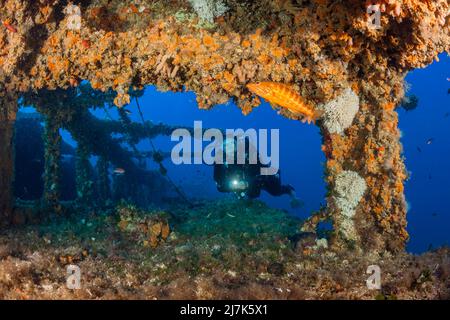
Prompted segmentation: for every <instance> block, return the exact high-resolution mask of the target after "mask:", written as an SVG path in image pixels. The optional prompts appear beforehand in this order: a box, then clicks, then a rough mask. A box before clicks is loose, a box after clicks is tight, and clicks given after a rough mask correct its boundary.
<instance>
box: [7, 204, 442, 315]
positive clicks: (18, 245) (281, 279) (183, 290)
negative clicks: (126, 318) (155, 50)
mask: <svg viewBox="0 0 450 320" xmlns="http://www.w3.org/2000/svg"><path fill="white" fill-rule="evenodd" d="M172 209H173V210H171V211H172V212H173V215H172V221H171V224H172V225H173V230H172V234H171V235H170V236H169V237H168V238H167V240H166V241H165V242H162V243H160V244H159V245H158V247H156V248H153V249H150V248H148V247H144V246H142V243H140V242H139V241H135V240H134V239H135V238H133V237H131V235H129V234H128V233H127V232H122V231H120V229H119V231H118V228H117V218H118V217H117V216H116V215H115V214H114V213H112V215H111V213H110V212H109V213H107V214H104V213H105V212H97V214H96V215H94V216H92V217H89V218H86V219H77V218H75V217H74V216H73V215H71V216H72V219H71V220H70V221H67V220H61V221H60V222H52V223H50V224H44V225H40V226H39V232H37V231H36V229H35V227H34V228H30V227H27V228H24V229H14V230H9V231H6V232H2V234H1V235H0V299H149V300H150V299H158V300H159V299H227V300H230V299H353V300H354V299H367V300H374V299H449V298H450V292H449V287H448V285H449V283H450V282H449V281H450V250H449V249H448V248H447V249H445V248H443V249H439V250H436V251H433V252H429V253H426V254H423V255H408V254H405V253H402V254H399V255H396V256H395V257H394V256H391V255H386V256H385V257H383V259H379V260H374V259H372V258H370V257H367V256H358V255H355V254H353V253H352V252H338V253H333V252H324V251H320V252H315V251H311V250H307V251H305V252H303V251H301V250H298V249H299V248H296V247H295V246H294V245H293V243H292V241H291V240H289V238H292V235H293V233H295V221H292V220H291V219H292V218H291V217H289V216H288V215H286V214H285V213H284V212H282V211H278V210H274V209H270V208H268V207H266V206H265V205H263V204H262V203H258V202H256V203H253V204H251V205H249V206H246V207H243V206H242V203H241V202H231V201H225V202H224V201H219V202H206V203H201V205H200V206H199V207H198V208H195V209H192V210H190V209H186V207H184V209H183V208H172ZM141 214H142V215H141ZM146 214H148V213H145V212H140V213H139V216H140V217H145V215H146ZM230 215H231V216H233V217H231V216H230ZM150 217H151V215H149V216H148V218H150ZM132 221H135V222H137V220H132ZM208 226H209V227H211V228H212V230H208ZM224 229H225V230H224ZM228 229H234V230H236V231H235V233H234V235H235V236H233V233H230V232H229V230H228ZM68 234H70V235H71V236H70V237H68V236H67V235H68ZM138 234H139V233H138ZM129 237H130V238H129ZM325 244H326V243H325V241H324V240H320V241H318V242H315V241H314V240H312V245H313V246H317V247H319V246H320V247H321V248H318V249H317V250H324V248H323V247H324V246H325ZM69 264H75V265H77V266H78V267H79V268H80V270H81V279H80V280H81V281H80V285H81V288H80V289H78V290H71V289H69V288H68V287H67V286H66V275H67V273H66V272H67V271H66V268H67V266H68V265H69ZM373 264H377V265H379V266H380V268H381V270H382V288H381V290H369V289H368V288H367V285H366V280H367V278H368V275H367V274H366V270H367V267H368V266H370V265H373ZM168 314H169V315H170V310H169V311H168ZM175 317H176V316H175V315H174V318H175Z"/></svg>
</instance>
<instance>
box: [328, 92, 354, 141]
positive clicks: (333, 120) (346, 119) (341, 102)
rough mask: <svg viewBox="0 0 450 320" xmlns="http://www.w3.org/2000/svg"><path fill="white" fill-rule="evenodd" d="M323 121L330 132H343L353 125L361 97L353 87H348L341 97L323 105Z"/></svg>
mask: <svg viewBox="0 0 450 320" xmlns="http://www.w3.org/2000/svg"><path fill="white" fill-rule="evenodd" d="M322 108H323V110H324V113H323V115H322V121H323V124H324V126H325V127H326V128H327V130H328V132H330V133H338V134H342V133H343V132H344V130H345V129H347V128H348V127H350V126H351V125H352V122H353V119H354V118H355V115H356V113H357V112H358V110H359V97H358V95H357V94H356V93H355V92H353V90H352V89H350V88H348V89H346V90H345V91H344V92H343V93H342V94H341V95H340V96H339V97H337V98H336V99H334V100H332V101H330V102H328V103H327V104H325V105H324V106H323V107H322Z"/></svg>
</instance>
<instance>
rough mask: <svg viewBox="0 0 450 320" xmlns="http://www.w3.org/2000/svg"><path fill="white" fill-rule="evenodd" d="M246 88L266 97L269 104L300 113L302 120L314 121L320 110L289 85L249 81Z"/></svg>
mask: <svg viewBox="0 0 450 320" xmlns="http://www.w3.org/2000/svg"><path fill="white" fill-rule="evenodd" d="M247 88H248V89H249V90H250V91H251V92H252V93H254V94H256V95H258V96H260V97H262V98H264V99H266V100H267V101H268V102H270V103H271V104H274V105H277V106H279V107H282V108H286V109H288V110H289V111H290V112H292V113H294V114H296V115H301V116H302V117H303V120H302V122H308V123H311V122H313V123H315V121H316V120H317V119H318V118H319V117H320V115H321V112H320V111H318V110H316V109H315V108H314V107H313V106H312V105H311V104H309V103H307V102H306V101H305V99H303V98H302V97H301V96H300V95H299V94H298V93H297V92H296V91H295V90H293V89H292V88H291V87H290V86H288V85H286V84H283V83H277V82H258V83H249V84H248V85H247Z"/></svg>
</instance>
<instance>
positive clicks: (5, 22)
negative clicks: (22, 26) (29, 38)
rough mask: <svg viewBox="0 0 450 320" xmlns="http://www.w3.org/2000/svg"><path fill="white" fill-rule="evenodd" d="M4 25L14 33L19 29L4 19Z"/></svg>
mask: <svg viewBox="0 0 450 320" xmlns="http://www.w3.org/2000/svg"><path fill="white" fill-rule="evenodd" d="M3 25H4V26H5V28H6V29H8V30H9V31H11V32H13V33H16V32H17V29H16V28H15V27H14V26H12V25H11V24H10V23H9V22H8V21H3Z"/></svg>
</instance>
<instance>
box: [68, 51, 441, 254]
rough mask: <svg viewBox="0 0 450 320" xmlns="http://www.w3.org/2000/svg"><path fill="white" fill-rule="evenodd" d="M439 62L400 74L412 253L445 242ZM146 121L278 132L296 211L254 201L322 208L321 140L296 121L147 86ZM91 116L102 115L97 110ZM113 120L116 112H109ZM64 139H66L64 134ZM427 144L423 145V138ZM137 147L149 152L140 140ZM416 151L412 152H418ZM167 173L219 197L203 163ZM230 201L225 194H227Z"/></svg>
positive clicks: (164, 145)
mask: <svg viewBox="0 0 450 320" xmlns="http://www.w3.org/2000/svg"><path fill="white" fill-rule="evenodd" d="M440 60H441V61H440V62H439V63H433V64H432V65H430V66H429V67H427V68H426V69H423V70H415V71H413V72H410V73H409V74H408V76H407V81H408V83H410V84H411V89H410V91H409V94H414V95H416V96H418V97H419V106H418V107H417V108H416V109H415V110H412V111H405V110H403V109H399V115H400V129H401V131H402V143H403V146H404V156H405V161H406V165H407V169H408V171H409V172H410V173H411V177H410V179H409V180H408V181H407V183H406V197H407V201H408V204H409V208H410V209H409V211H408V231H409V233H410V237H411V239H410V241H409V243H408V250H409V251H410V252H414V253H419V252H423V251H426V250H428V249H429V248H430V246H431V247H437V246H442V245H448V244H449V243H450V213H449V210H448V200H449V199H450V166H449V158H450V126H449V125H450V115H449V116H448V117H447V116H446V113H447V112H449V113H450V105H449V102H450V95H449V94H448V93H447V90H448V88H449V87H450V82H448V81H447V78H448V77H450V73H449V72H448V71H449V66H450V58H449V57H448V56H447V55H444V54H443V55H441V56H440ZM140 104H141V106H142V109H143V113H144V117H145V118H146V120H152V121H153V122H163V123H166V124H170V125H174V126H177V125H181V126H193V125H194V121H202V122H203V127H204V128H222V129H224V128H229V129H237V128H242V129H244V130H245V129H248V128H255V129H260V128H262V129H279V130H280V168H281V176H282V180H283V183H289V184H291V185H293V186H294V187H295V189H296V191H297V194H298V196H299V197H300V198H301V199H302V200H303V201H304V206H303V207H301V208H298V209H292V208H290V206H289V198H288V197H287V196H283V197H278V198H274V197H271V196H269V195H268V194H265V193H264V192H263V194H262V197H261V199H262V200H263V201H265V202H266V203H268V204H269V205H270V206H273V207H277V208H281V209H285V210H288V211H289V212H291V213H292V214H294V215H298V216H300V217H307V216H308V215H309V214H310V213H311V212H313V211H315V210H318V209H319V208H320V206H321V205H322V204H323V203H324V196H325V192H326V189H325V184H324V181H323V163H324V161H325V158H324V155H323V153H322V152H321V149H320V146H321V137H320V135H319V130H318V128H317V127H316V126H313V125H306V124H302V123H300V122H297V121H292V120H288V119H286V118H284V117H282V116H279V115H278V114H277V113H276V111H274V110H273V109H272V108H271V107H270V106H269V105H268V104H267V103H263V104H262V105H261V106H260V107H258V108H256V109H254V111H253V112H252V113H251V114H250V115H248V116H244V115H242V113H241V111H240V109H239V108H238V107H237V106H236V105H234V104H233V103H231V102H230V103H228V104H226V105H219V106H216V107H214V108H213V109H212V110H209V111H205V110H200V109H198V107H197V103H196V100H195V94H194V93H192V92H187V93H170V92H168V93H160V92H158V91H157V90H156V89H155V88H154V87H148V88H147V89H146V91H145V94H144V96H143V97H142V98H141V99H140ZM127 109H129V110H130V111H132V115H131V118H132V120H134V121H138V122H139V121H140V118H139V115H138V112H137V108H136V105H135V102H132V103H131V105H130V106H127ZM95 114H96V115H97V116H99V117H105V114H104V113H103V112H102V111H100V110H97V111H96V112H95ZM110 114H111V115H112V117H113V118H116V117H117V112H115V111H114V110H110ZM63 135H64V137H65V138H66V139H68V140H69V141H70V140H71V138H70V136H69V134H68V133H66V132H64V133H63ZM429 139H432V143H431V144H427V141H428V140H429ZM154 143H155V145H156V147H157V148H158V149H161V150H165V151H170V150H171V148H172V147H173V146H174V145H175V144H176V142H171V141H170V137H159V138H157V139H155V141H154ZM140 148H142V149H146V150H149V148H150V146H149V144H148V142H142V143H141V144H140ZM418 148H419V149H420V152H419V150H418ZM165 165H166V166H167V169H168V171H169V176H170V177H171V178H172V179H173V180H174V181H175V182H176V183H177V184H179V186H180V187H181V188H182V189H183V190H184V191H185V192H186V193H187V194H188V195H189V196H193V197H199V198H205V197H206V198H217V197H226V196H227V195H224V194H220V193H219V192H217V191H216V187H215V183H214V180H213V178H212V175H213V169H212V167H210V166H207V165H180V166H176V165H174V164H173V163H172V162H171V161H170V159H167V160H165ZM228 196H230V195H228Z"/></svg>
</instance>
